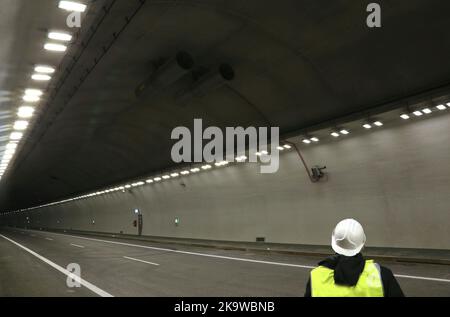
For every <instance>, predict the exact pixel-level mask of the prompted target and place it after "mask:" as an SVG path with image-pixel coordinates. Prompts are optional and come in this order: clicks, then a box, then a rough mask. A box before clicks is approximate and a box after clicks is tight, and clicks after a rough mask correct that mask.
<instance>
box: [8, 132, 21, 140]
mask: <svg viewBox="0 0 450 317" xmlns="http://www.w3.org/2000/svg"><path fill="white" fill-rule="evenodd" d="M22 136H23V133H21V132H13V133H11V135H10V137H9V138H10V139H11V140H20V139H21V138H22Z"/></svg>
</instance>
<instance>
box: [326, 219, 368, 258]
mask: <svg viewBox="0 0 450 317" xmlns="http://www.w3.org/2000/svg"><path fill="white" fill-rule="evenodd" d="M365 243H366V235H365V234H364V229H363V227H362V226H361V224H360V223H359V222H358V221H356V220H354V219H345V220H342V221H341V222H339V223H338V224H337V225H336V228H334V230H333V235H332V236H331V246H332V247H333V250H334V251H335V252H336V253H337V254H342V255H345V256H355V255H357V254H358V253H359V252H361V250H362V248H363V247H364V244H365Z"/></svg>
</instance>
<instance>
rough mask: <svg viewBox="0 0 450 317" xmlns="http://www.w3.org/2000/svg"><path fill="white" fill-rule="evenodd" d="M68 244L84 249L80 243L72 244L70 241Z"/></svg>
mask: <svg viewBox="0 0 450 317" xmlns="http://www.w3.org/2000/svg"><path fill="white" fill-rule="evenodd" d="M70 245H71V246H74V247H77V248H81V249H84V247H83V246H82V245H78V244H73V243H71V244H70Z"/></svg>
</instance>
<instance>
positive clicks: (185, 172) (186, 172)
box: [181, 171, 190, 175]
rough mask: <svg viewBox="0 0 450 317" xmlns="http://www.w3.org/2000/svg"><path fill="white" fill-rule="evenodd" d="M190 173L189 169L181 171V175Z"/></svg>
mask: <svg viewBox="0 0 450 317" xmlns="http://www.w3.org/2000/svg"><path fill="white" fill-rule="evenodd" d="M189 174H190V172H189V171H182V172H181V175H189Z"/></svg>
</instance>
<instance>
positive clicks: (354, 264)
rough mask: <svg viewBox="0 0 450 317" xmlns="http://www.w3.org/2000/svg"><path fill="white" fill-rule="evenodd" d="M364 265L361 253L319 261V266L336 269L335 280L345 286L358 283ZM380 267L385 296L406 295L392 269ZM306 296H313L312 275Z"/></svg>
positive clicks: (335, 256)
mask: <svg viewBox="0 0 450 317" xmlns="http://www.w3.org/2000/svg"><path fill="white" fill-rule="evenodd" d="M364 265H365V259H364V257H363V256H362V254H361V253H359V254H357V255H355V256H353V257H346V256H343V255H338V254H336V255H334V256H331V257H329V258H327V259H325V260H323V261H322V262H320V263H319V266H324V267H327V268H329V269H331V270H334V282H335V283H336V284H337V285H345V286H355V285H356V284H357V283H358V280H359V276H360V275H361V273H362V271H363V270H364ZM380 267H381V280H382V282H383V289H384V297H404V296H405V295H404V294H403V291H402V289H401V288H400V285H399V284H398V282H397V280H396V279H395V277H394V274H392V272H391V270H389V269H388V268H386V267H384V266H381V265H380ZM305 297H311V277H310V278H309V280H308V284H307V285H306V292H305Z"/></svg>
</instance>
